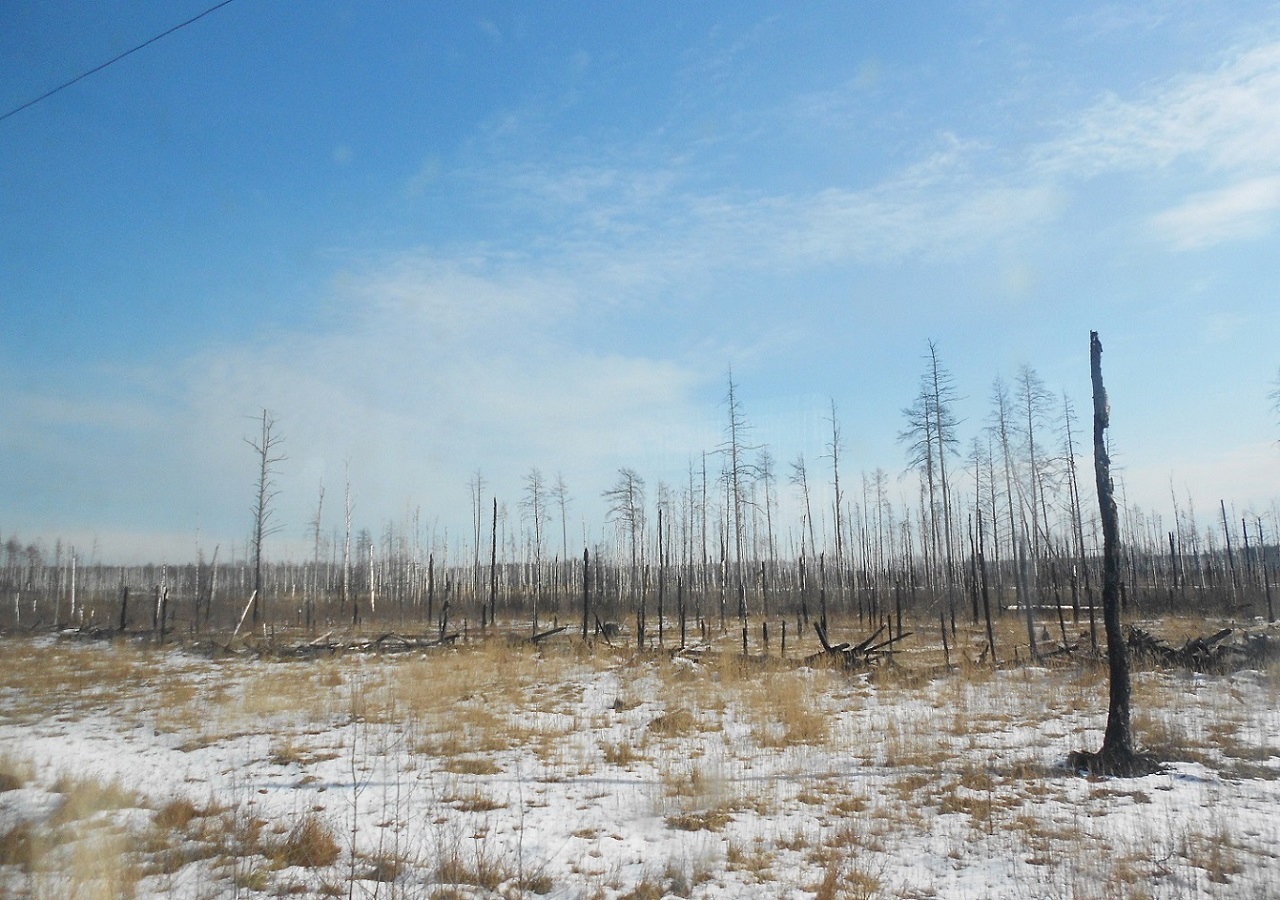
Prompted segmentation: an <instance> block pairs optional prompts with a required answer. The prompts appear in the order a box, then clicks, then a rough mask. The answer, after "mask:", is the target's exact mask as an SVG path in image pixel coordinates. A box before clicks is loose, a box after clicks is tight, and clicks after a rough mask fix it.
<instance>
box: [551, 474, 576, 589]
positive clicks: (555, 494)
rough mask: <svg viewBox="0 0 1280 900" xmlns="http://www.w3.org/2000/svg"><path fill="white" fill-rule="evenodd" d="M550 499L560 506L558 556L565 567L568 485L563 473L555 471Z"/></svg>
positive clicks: (567, 531) (567, 550)
mask: <svg viewBox="0 0 1280 900" xmlns="http://www.w3.org/2000/svg"><path fill="white" fill-rule="evenodd" d="M550 496H551V499H552V500H554V501H555V503H556V506H558V507H559V508H560V558H561V559H563V560H564V562H565V565H566V567H567V566H568V563H569V500H570V499H572V498H570V496H569V485H567V484H565V481H564V475H563V474H561V473H560V472H557V473H556V480H555V483H554V484H553V485H551V494H550Z"/></svg>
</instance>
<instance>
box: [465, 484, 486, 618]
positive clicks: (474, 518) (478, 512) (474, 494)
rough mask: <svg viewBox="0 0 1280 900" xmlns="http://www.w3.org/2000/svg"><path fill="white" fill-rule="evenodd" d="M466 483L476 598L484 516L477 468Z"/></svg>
mask: <svg viewBox="0 0 1280 900" xmlns="http://www.w3.org/2000/svg"><path fill="white" fill-rule="evenodd" d="M467 485H468V486H469V487H470V488H471V540H472V550H473V559H472V589H473V591H474V592H475V596H476V597H477V599H478V598H479V597H480V526H481V520H482V518H483V517H484V508H483V496H484V478H482V477H481V475H480V470H479V469H476V470H475V472H473V473H472V474H471V480H470V481H468V482H467Z"/></svg>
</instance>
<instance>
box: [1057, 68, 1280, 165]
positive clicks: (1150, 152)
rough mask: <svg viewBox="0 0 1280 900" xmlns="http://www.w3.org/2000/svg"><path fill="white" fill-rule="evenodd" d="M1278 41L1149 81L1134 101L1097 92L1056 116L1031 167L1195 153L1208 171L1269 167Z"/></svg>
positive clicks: (1157, 159)
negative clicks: (1202, 68)
mask: <svg viewBox="0 0 1280 900" xmlns="http://www.w3.org/2000/svg"><path fill="white" fill-rule="evenodd" d="M1277 108H1280V43H1268V44H1264V45H1262V46H1259V47H1254V48H1250V49H1247V50H1243V51H1239V52H1237V53H1236V55H1235V56H1233V57H1232V58H1231V59H1229V60H1228V61H1227V62H1226V63H1224V64H1223V65H1222V66H1221V67H1220V68H1218V69H1217V70H1215V71H1212V72H1207V73H1200V74H1196V75H1191V76H1184V77H1181V78H1177V79H1173V80H1171V81H1169V82H1167V83H1164V84H1161V85H1158V86H1155V87H1153V88H1152V89H1151V90H1150V91H1149V92H1148V93H1147V95H1146V96H1144V97H1142V98H1140V99H1138V100H1122V99H1120V98H1119V97H1116V96H1114V95H1111V96H1107V97H1105V98H1103V99H1102V100H1101V101H1100V102H1099V103H1097V104H1096V105H1095V106H1094V107H1092V108H1091V109H1089V110H1086V111H1085V112H1084V114H1083V115H1081V116H1080V117H1078V118H1077V119H1075V120H1074V121H1071V122H1066V123H1063V125H1064V132H1065V133H1066V136H1065V137H1063V138H1061V139H1060V140H1056V141H1052V142H1049V143H1047V144H1046V145H1045V146H1043V147H1041V148H1040V149H1039V150H1038V151H1037V152H1036V154H1035V162H1036V165H1037V167H1038V168H1040V169H1042V170H1044V171H1046V172H1052V173H1065V174H1070V175H1075V176H1078V177H1088V176H1092V175H1096V174H1099V173H1102V172H1105V171H1114V170H1126V171H1134V170H1139V171H1141V170H1147V169H1151V168H1163V167H1167V166H1171V165H1173V164H1174V163H1177V162H1179V161H1180V160H1183V159H1188V158H1191V159H1194V160H1195V161H1196V162H1197V163H1198V164H1199V165H1201V166H1204V167H1206V168H1207V169H1209V170H1216V171H1221V172H1229V173H1236V174H1239V173H1248V172H1254V173H1259V172H1271V171H1274V170H1275V169H1276V167H1277V165H1278V164H1280V117H1277V116H1276V114H1275V111H1276V109H1277Z"/></svg>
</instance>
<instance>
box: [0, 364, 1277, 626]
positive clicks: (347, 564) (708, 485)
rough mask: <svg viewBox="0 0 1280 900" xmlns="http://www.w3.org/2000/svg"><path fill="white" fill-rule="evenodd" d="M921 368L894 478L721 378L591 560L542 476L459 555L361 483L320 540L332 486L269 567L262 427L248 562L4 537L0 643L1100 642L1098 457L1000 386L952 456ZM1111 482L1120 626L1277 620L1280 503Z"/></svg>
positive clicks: (273, 527) (1057, 409)
mask: <svg viewBox="0 0 1280 900" xmlns="http://www.w3.org/2000/svg"><path fill="white" fill-rule="evenodd" d="M924 363H925V364H924V367H923V372H922V374H921V377H920V380H919V387H918V390H917V392H916V394H915V396H914V397H913V398H912V400H911V402H910V403H909V404H908V405H907V406H906V407H905V408H904V409H903V413H902V416H903V418H902V427H901V430H900V431H899V433H898V438H899V442H900V443H901V445H902V447H903V450H904V455H905V459H906V463H907V468H906V472H905V473H904V474H903V476H902V477H893V476H891V475H890V473H888V472H886V471H885V470H884V469H876V470H874V471H872V472H866V471H863V472H858V473H857V474H856V476H854V477H851V476H850V473H849V471H848V465H847V460H846V458H845V444H844V440H843V436H842V431H841V423H840V419H839V416H838V410H837V408H836V405H835V403H834V401H833V402H832V404H831V407H830V413H829V416H828V417H826V420H825V423H826V425H827V426H828V431H827V439H826V441H825V445H824V447H823V453H822V454H821V456H820V458H819V459H818V460H807V459H806V458H805V457H804V455H803V454H801V455H797V456H796V457H795V458H794V459H792V460H791V461H789V463H788V464H787V465H786V466H785V469H784V467H782V466H780V465H779V463H778V461H777V459H776V458H775V457H774V455H773V452H772V450H771V449H770V448H768V447H766V446H764V445H763V444H760V443H757V442H755V441H754V440H753V437H752V434H753V431H752V428H751V425H750V422H749V419H748V417H747V415H746V411H745V407H744V404H743V402H742V398H741V395H740V390H739V387H738V385H737V383H736V382H735V380H734V378H733V376H732V374H730V376H729V378H728V388H727V392H726V396H725V398H724V411H725V415H724V420H723V421H724V426H723V432H722V441H721V443H720V445H719V446H717V447H715V448H712V449H710V450H707V451H704V452H701V453H699V454H698V455H696V456H694V457H692V458H691V459H690V462H689V465H688V468H687V471H686V473H685V476H684V477H683V478H682V479H681V483H679V484H673V483H668V482H666V481H658V482H657V484H656V485H655V486H654V487H653V489H652V490H651V489H650V486H649V484H648V483H647V482H646V480H645V478H644V477H643V476H642V474H641V473H639V472H638V471H636V470H635V469H632V468H628V467H622V468H620V469H619V470H618V472H617V477H616V479H615V481H614V483H613V484H612V485H610V486H609V487H608V488H607V489H606V490H604V491H603V492H602V495H601V498H602V500H603V502H604V505H605V507H606V508H607V515H606V518H605V522H604V524H603V526H602V527H601V528H600V529H599V531H598V532H597V535H596V537H595V538H594V539H589V538H587V537H586V534H585V533H584V540H583V541H582V542H581V543H579V542H577V541H571V540H570V537H569V527H568V523H569V508H570V506H571V505H572V503H573V500H572V497H571V495H570V492H569V487H568V485H567V484H566V483H565V480H564V478H563V477H562V476H560V475H558V474H557V475H556V476H555V477H554V478H553V479H549V478H547V477H545V476H544V475H543V473H542V471H541V470H540V469H539V468H536V467H535V468H531V469H530V470H529V471H528V473H527V474H526V475H525V476H524V478H523V489H522V491H521V495H520V496H519V497H518V498H509V499H508V501H507V502H501V501H500V500H499V498H497V497H494V496H492V495H490V494H488V493H487V492H486V482H485V479H484V478H483V476H482V473H480V472H475V473H474V474H473V476H472V477H471V479H470V492H471V500H472V509H471V520H472V521H471V526H472V527H471V533H470V535H468V536H467V539H463V540H458V539H457V537H456V536H455V537H454V540H453V543H452V544H450V543H449V541H448V539H447V538H446V539H443V540H439V539H437V538H436V537H435V536H434V535H433V536H432V537H431V539H429V540H423V538H422V536H421V529H420V527H419V523H418V521H417V515H416V514H415V516H414V519H413V521H412V522H405V523H399V524H395V523H387V524H385V525H384V527H383V529H382V532H381V537H380V539H375V537H374V536H373V534H372V533H370V532H369V531H368V530H367V529H366V530H361V531H359V532H355V533H353V530H352V522H351V493H350V484H349V483H348V484H347V486H346V494H345V497H344V503H343V511H342V516H341V518H342V523H341V525H340V526H339V527H337V528H331V529H328V530H326V528H325V522H324V519H325V516H324V490H323V488H321V490H320V492H319V495H318V501H317V503H316V508H315V515H314V517H313V518H312V520H311V522H310V523H309V526H308V528H309V536H310V538H311V541H312V542H313V551H312V553H311V559H309V560H307V561H303V562H270V561H268V560H267V554H265V553H264V545H265V544H266V543H267V542H268V541H269V538H270V536H271V535H272V534H274V533H275V532H276V531H277V530H278V528H279V526H278V524H277V523H275V522H274V521H273V519H272V517H273V514H274V508H273V500H274V497H275V494H276V491H275V482H274V476H275V472H276V468H277V466H278V464H279V463H281V462H282V461H283V460H285V459H287V456H286V455H285V454H284V453H283V451H282V450H281V445H282V442H283V438H282V437H281V435H280V434H279V432H278V431H277V430H276V423H275V420H274V418H273V417H271V416H270V415H269V413H268V412H267V411H265V410H264V411H263V419H262V435H261V438H260V439H256V440H253V441H247V443H249V444H250V446H251V447H252V449H253V450H254V452H255V456H256V458H257V460H258V463H259V478H258V480H257V483H256V491H255V495H256V501H255V504H254V507H253V527H252V537H251V538H250V539H249V540H248V541H247V542H246V547H247V551H246V553H245V559H244V560H242V561H235V560H231V561H225V560H224V562H222V563H219V562H218V560H217V555H218V554H217V551H216V550H215V552H214V555H213V558H212V559H211V560H209V561H208V562H207V563H206V562H205V561H204V560H203V559H201V560H199V561H197V562H196V563H193V564H189V565H183V566H168V567H156V566H143V567H111V566H102V565H98V564H92V565H89V566H84V565H83V562H82V561H80V560H78V558H77V555H76V553H75V552H74V551H73V550H70V549H64V548H59V549H58V551H57V552H56V553H55V558H54V559H52V560H50V559H47V558H45V554H44V553H43V552H42V551H41V549H40V548H39V547H36V546H33V545H26V546H24V545H22V544H21V542H19V541H18V540H17V539H16V538H15V537H14V536H12V535H11V536H10V537H9V539H8V541H7V542H6V543H5V544H4V545H3V549H4V552H5V559H4V568H3V571H2V572H0V623H2V624H3V625H4V627H25V626H37V625H53V624H58V625H74V626H80V625H93V626H94V627H100V628H101V627H115V628H117V629H119V628H125V629H130V628H133V629H137V628H145V629H153V630H155V631H157V632H158V633H165V634H174V633H182V632H192V633H200V632H204V631H210V630H212V631H227V630H233V629H235V628H250V629H254V630H257V629H262V628H266V629H272V628H285V627H287V628H303V629H308V630H316V629H321V628H324V629H330V628H335V627H347V626H367V627H369V628H413V629H415V630H419V631H421V630H424V629H426V630H432V629H439V630H440V631H441V633H444V632H446V631H450V630H452V629H455V628H456V629H462V628H465V629H488V628H490V627H492V625H493V624H494V621H495V619H496V620H497V621H498V622H500V623H503V624H504V625H518V626H519V627H522V628H529V629H531V631H533V632H535V633H536V632H537V631H538V630H539V629H540V628H545V627H547V626H548V624H552V625H555V624H559V625H572V626H573V627H574V628H575V629H577V628H583V629H584V630H586V631H587V632H589V633H595V631H596V630H597V629H598V628H600V627H603V626H604V625H605V624H606V623H609V624H611V625H621V626H623V627H625V629H626V630H627V632H628V633H629V634H630V635H632V636H633V638H634V639H635V640H636V641H638V642H641V643H653V642H661V643H663V644H668V643H670V642H671V641H672V640H673V639H674V640H680V639H687V636H688V634H689V629H693V630H694V631H695V632H696V633H698V634H699V635H701V634H709V633H711V632H721V633H723V632H728V631H730V630H732V631H734V632H736V631H737V630H738V629H739V628H740V627H745V626H746V625H747V624H748V623H749V622H753V621H756V620H759V621H760V622H761V624H763V623H765V622H768V621H769V620H771V619H774V620H785V621H794V622H795V623H796V624H798V625H800V626H801V627H804V628H806V629H807V622H808V621H810V620H817V621H820V622H821V621H822V620H824V619H825V618H826V617H827V616H828V615H835V616H839V617H841V618H842V619H846V620H848V619H856V620H857V621H859V622H860V623H861V624H863V625H868V626H876V627H878V626H879V625H880V624H883V623H885V622H887V621H892V622H893V623H896V625H897V627H898V628H901V623H902V621H903V620H904V619H906V620H911V621H915V622H920V621H930V622H933V623H937V622H938V621H939V619H941V621H942V624H943V625H944V626H945V627H947V628H949V629H951V630H952V631H954V630H955V628H956V623H957V621H958V620H964V619H966V618H967V619H970V620H972V621H975V622H977V621H979V620H980V619H981V618H983V617H986V616H987V615H993V616H1000V615H1003V614H1005V613H1006V612H1008V611H1011V610H1018V611H1020V612H1021V613H1022V614H1025V618H1026V621H1027V629H1028V643H1029V644H1030V645H1031V648H1032V649H1033V650H1034V648H1035V640H1036V638H1035V635H1036V628H1035V623H1036V622H1038V621H1040V620H1046V621H1047V623H1048V624H1049V625H1051V626H1052V625H1056V626H1057V629H1058V631H1059V633H1060V636H1061V637H1062V639H1063V640H1065V639H1066V635H1067V630H1068V623H1070V628H1071V629H1072V630H1073V631H1077V633H1078V628H1079V627H1080V626H1082V625H1083V626H1084V627H1088V628H1089V631H1090V636H1091V637H1094V636H1095V635H1096V622H1097V619H1098V614H1099V613H1098V608H1099V604H1100V599H1099V596H1098V591H1099V584H1100V583H1099V575H1098V561H1099V560H1100V558H1101V546H1100V544H1101V536H1100V528H1099V525H1098V515H1097V502H1096V499H1095V493H1094V489H1093V486H1092V470H1093V466H1092V458H1091V456H1090V455H1089V452H1088V451H1089V448H1088V447H1087V441H1086V448H1085V452H1083V453H1082V448H1081V439H1080V435H1081V428H1080V425H1079V423H1078V421H1077V418H1076V414H1075V411H1074V406H1073V403H1072V401H1071V399H1070V398H1069V397H1068V396H1067V395H1066V393H1065V392H1064V393H1061V394H1059V393H1055V392H1053V391H1050V390H1049V389H1048V388H1047V387H1046V386H1045V384H1044V383H1043V381H1042V380H1041V379H1040V377H1039V376H1038V374H1037V373H1036V372H1035V370H1034V369H1032V368H1031V367H1030V366H1023V367H1021V368H1020V370H1019V371H1018V373H1017V376H1016V378H1015V379H1014V380H1013V381H1012V382H1007V381H1005V380H1004V379H1002V378H996V379H995V381H994V383H993V385H992V387H991V392H990V406H989V412H988V414H987V416H986V419H985V421H984V422H982V423H981V424H980V425H979V426H978V428H977V429H976V430H975V432H974V433H973V434H971V435H969V437H968V440H967V441H962V439H961V435H960V426H961V422H960V420H959V418H958V416H957V414H956V412H955V408H956V405H957V398H958V392H957V389H956V387H955V383H954V378H953V377H952V375H951V373H950V372H949V371H948V370H947V368H946V367H945V366H944V365H943V363H942V361H941V359H940V357H939V353H938V348H937V346H936V345H935V344H933V343H932V342H930V343H929V345H928V353H927V354H926V355H925V357H924ZM1082 471H1083V472H1084V473H1085V474H1084V475H1081V472H1082ZM1117 482H1118V487H1119V489H1120V497H1119V499H1120V501H1121V527H1122V538H1123V543H1124V549H1123V554H1124V556H1123V561H1124V579H1123V585H1122V590H1123V595H1122V596H1123V601H1124V602H1125V603H1126V604H1128V605H1129V606H1133V607H1136V608H1138V609H1141V610H1143V611H1148V612H1152V613H1156V612H1164V611H1175V612H1181V613H1188V614H1193V615H1194V614H1211V613H1212V614H1229V615H1234V616H1241V615H1260V616H1266V617H1267V618H1268V619H1273V618H1274V607H1275V600H1274V598H1273V593H1274V591H1275V590H1276V584H1277V582H1278V581H1280V573H1277V556H1278V552H1277V547H1276V541H1275V535H1274V523H1275V522H1277V521H1278V518H1280V517H1278V515H1277V512H1278V511H1277V510H1276V509H1275V504H1273V508H1272V509H1271V510H1269V511H1268V514H1267V515H1265V516H1264V514H1263V513H1262V512H1261V511H1257V510H1246V511H1244V512H1238V511H1236V510H1235V509H1234V507H1231V506H1229V505H1228V504H1227V503H1225V502H1223V501H1221V500H1220V501H1218V504H1217V508H1216V509H1214V510H1213V511H1212V514H1211V516H1210V518H1209V519H1208V521H1205V520H1203V519H1202V517H1201V515H1200V514H1198V513H1197V511H1196V509H1195V505H1194V501H1193V500H1192V498H1190V497H1186V498H1184V499H1182V500H1180V499H1179V498H1178V496H1177V495H1176V493H1174V492H1173V491H1172V490H1171V491H1170V500H1171V502H1172V516H1171V517H1170V518H1169V519H1167V520H1166V519H1165V518H1164V517H1163V516H1162V515H1160V514H1158V513H1152V512H1146V511H1144V510H1142V509H1140V508H1137V507H1136V506H1130V505H1129V504H1128V503H1127V502H1126V500H1125V496H1124V490H1123V478H1122V477H1120V478H1118V479H1117ZM512 501H514V502H512ZM784 508H785V509H787V510H790V511H791V512H788V514H787V515H786V516H784V515H783V513H782V510H783V509H784ZM1267 523H1272V524H1270V525H1268V524H1267ZM673 635H674V636H675V637H673ZM681 636H683V637H681Z"/></svg>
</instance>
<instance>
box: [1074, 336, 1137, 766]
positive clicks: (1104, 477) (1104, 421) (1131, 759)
mask: <svg viewBox="0 0 1280 900" xmlns="http://www.w3.org/2000/svg"><path fill="white" fill-rule="evenodd" d="M1089 365H1090V374H1091V378H1092V382H1093V460H1094V475H1095V477H1096V480H1097V486H1098V506H1099V508H1100V513H1101V519H1102V616H1103V622H1104V624H1105V626H1106V634H1107V663H1108V668H1109V675H1110V679H1109V680H1110V697H1109V703H1108V708H1107V729H1106V732H1105V733H1104V735H1103V738H1102V749H1101V750H1099V751H1098V752H1097V753H1096V754H1094V753H1088V752H1077V753H1073V754H1071V756H1070V758H1069V762H1070V763H1071V765H1072V766H1073V767H1074V768H1077V769H1084V770H1087V771H1089V772H1092V773H1094V774H1101V775H1121V776H1129V775H1136V774H1142V770H1143V769H1144V768H1146V767H1144V766H1141V765H1140V764H1139V763H1140V760H1139V759H1138V757H1137V755H1136V754H1135V753H1134V750H1133V734H1132V731H1131V729H1130V721H1129V719H1130V717H1129V711H1130V703H1131V699H1132V693H1131V684H1130V680H1129V648H1128V646H1127V645H1126V644H1125V640H1124V635H1123V634H1122V633H1121V630H1120V517H1119V514H1118V512H1117V509H1116V500H1115V487H1114V485H1113V484H1112V481H1111V458H1110V456H1109V455H1108V453H1107V444H1106V429H1107V426H1108V425H1109V424H1110V418H1111V409H1110V405H1109V404H1108V402H1107V390H1106V387H1105V386H1104V385H1103V382H1102V342H1101V341H1100V340H1098V333H1097V332H1096V331H1094V332H1090V335H1089Z"/></svg>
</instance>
